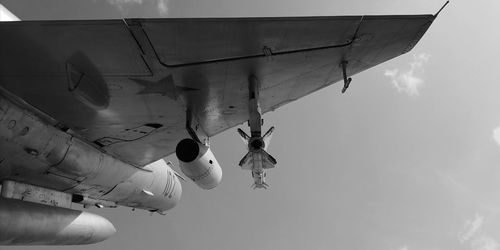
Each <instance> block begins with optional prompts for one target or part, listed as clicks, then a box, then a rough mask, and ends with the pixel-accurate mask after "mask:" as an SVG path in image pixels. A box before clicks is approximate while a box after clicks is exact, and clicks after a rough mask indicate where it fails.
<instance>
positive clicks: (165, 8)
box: [158, 0, 169, 16]
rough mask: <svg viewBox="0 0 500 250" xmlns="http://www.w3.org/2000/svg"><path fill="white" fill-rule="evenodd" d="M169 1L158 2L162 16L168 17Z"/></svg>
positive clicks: (161, 0)
mask: <svg viewBox="0 0 500 250" xmlns="http://www.w3.org/2000/svg"><path fill="white" fill-rule="evenodd" d="M168 1H169V0H158V11H159V12H160V15H162V16H166V15H167V14H168Z"/></svg>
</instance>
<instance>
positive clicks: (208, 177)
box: [176, 139, 222, 189]
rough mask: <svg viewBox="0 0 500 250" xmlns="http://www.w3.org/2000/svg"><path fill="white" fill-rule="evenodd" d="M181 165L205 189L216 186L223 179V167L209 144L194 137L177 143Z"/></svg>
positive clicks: (183, 170) (177, 152)
mask: <svg viewBox="0 0 500 250" xmlns="http://www.w3.org/2000/svg"><path fill="white" fill-rule="evenodd" d="M176 155H177V158H178V159H179V167H180V168H181V171H182V173H184V174H185V175H186V176H187V177H188V178H189V179H191V180H192V181H193V182H194V183H196V185H198V187H200V188H203V189H212V188H215V187H216V186H217V185H219V183H220V182H221V180H222V169H221V167H220V165H219V162H217V159H215V156H214V154H213V153H212V151H211V150H210V148H209V147H208V146H205V145H203V144H201V143H199V142H197V141H195V140H193V139H184V140H182V141H180V142H179V144H177V147H176Z"/></svg>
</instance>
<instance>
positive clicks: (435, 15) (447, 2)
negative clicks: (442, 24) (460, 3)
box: [434, 0, 450, 18]
mask: <svg viewBox="0 0 500 250" xmlns="http://www.w3.org/2000/svg"><path fill="white" fill-rule="evenodd" d="M449 3H450V1H449V0H448V1H446V3H444V5H443V7H441V9H439V11H438V12H437V13H436V14H434V18H436V17H437V16H438V15H439V13H441V11H442V10H443V9H444V7H446V5H448V4H449Z"/></svg>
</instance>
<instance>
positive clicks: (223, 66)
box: [0, 15, 434, 167]
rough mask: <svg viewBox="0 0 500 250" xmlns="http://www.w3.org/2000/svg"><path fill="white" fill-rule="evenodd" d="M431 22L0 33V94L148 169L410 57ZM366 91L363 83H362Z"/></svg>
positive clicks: (56, 25)
mask: <svg viewBox="0 0 500 250" xmlns="http://www.w3.org/2000/svg"><path fill="white" fill-rule="evenodd" d="M433 20H434V16H433V15H408V16H340V17H283V18H196V19H192V18H187V19H124V20H79V21H21V22H8V23H0V36H1V39H0V86H1V88H3V89H4V90H6V91H8V92H10V93H12V94H13V96H17V97H19V98H21V99H22V101H25V102H27V103H28V104H30V105H32V106H33V107H35V108H36V109H38V110H39V111H40V113H43V114H46V116H44V117H45V119H47V120H48V121H50V123H51V124H53V125H56V126H57V127H58V128H60V129H62V130H65V131H68V132H70V133H73V134H74V135H75V136H77V137H80V138H83V139H85V140H87V141H90V142H92V143H93V144H94V145H95V146H96V147H99V148H100V149H102V150H103V151H105V152H107V153H108V154H110V155H113V156H115V157H116V158H119V159H121V160H123V161H125V162H128V163H131V164H133V165H135V166H139V167H140V166H144V165H146V164H148V163H150V162H153V161H155V160H157V159H159V158H162V157H165V156H167V155H170V154H171V153H173V152H174V151H175V146H176V144H177V143H178V142H179V141H180V140H181V139H182V138H185V137H188V136H189V134H188V132H187V130H186V124H188V125H189V127H191V128H192V129H193V131H195V133H199V134H200V135H205V136H213V135H216V134H218V133H220V132H222V131H224V130H227V129H229V128H231V127H234V126H236V125H238V124H241V123H243V122H246V121H247V120H248V91H249V90H248V77H249V76H250V75H253V76H256V77H257V78H259V80H260V82H261V86H260V89H261V90H260V106H261V108H262V112H264V113H265V112H268V111H271V110H274V109H276V108H278V107H280V106H282V105H284V104H286V103H289V102H291V101H294V100H297V99H298V98H301V97H303V96H305V95H307V94H310V93H312V92H314V91H317V90H319V89H321V88H324V87H326V86H329V85H331V84H333V83H335V82H337V81H339V80H341V79H343V73H342V67H340V66H339V65H340V64H341V62H342V61H348V65H347V67H346V70H347V74H348V75H349V76H352V75H354V74H357V73H359V72H362V71H364V70H366V69H369V68H371V67H373V66H375V65H377V64H380V63H382V62H384V61H387V60H389V59H391V58H393V57H396V56H398V55H401V54H404V53H406V52H408V51H409V50H411V49H412V48H413V47H414V46H415V44H416V43H417V42H418V41H419V39H420V38H421V37H422V35H423V34H424V33H425V32H426V30H427V29H428V28H429V26H430V25H431V23H432V21H433ZM360 84H361V83H360Z"/></svg>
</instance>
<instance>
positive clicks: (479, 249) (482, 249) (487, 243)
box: [471, 236, 500, 250]
mask: <svg viewBox="0 0 500 250" xmlns="http://www.w3.org/2000/svg"><path fill="white" fill-rule="evenodd" d="M471 248H472V249H474V250H498V249H500V244H498V242H497V241H496V240H495V239H493V238H491V237H487V236H480V237H477V238H475V239H474V240H473V241H472V242H471Z"/></svg>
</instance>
